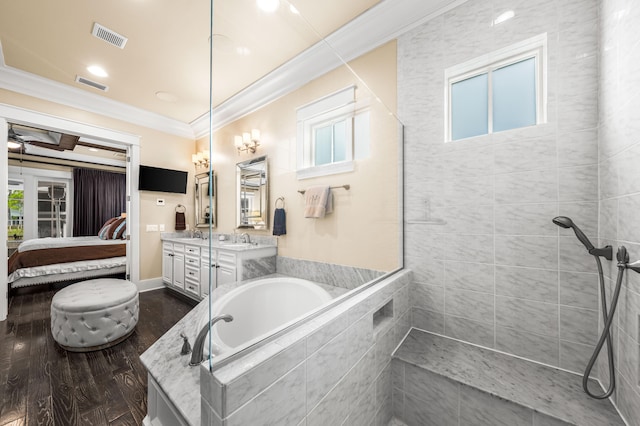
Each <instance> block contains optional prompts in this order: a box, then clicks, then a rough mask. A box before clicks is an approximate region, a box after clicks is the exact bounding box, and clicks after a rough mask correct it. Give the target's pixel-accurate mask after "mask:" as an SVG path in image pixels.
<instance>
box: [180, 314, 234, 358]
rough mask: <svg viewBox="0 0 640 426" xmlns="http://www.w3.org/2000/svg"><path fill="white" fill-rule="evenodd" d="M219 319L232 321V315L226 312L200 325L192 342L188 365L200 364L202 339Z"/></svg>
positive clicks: (202, 356)
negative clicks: (202, 325) (200, 328)
mask: <svg viewBox="0 0 640 426" xmlns="http://www.w3.org/2000/svg"><path fill="white" fill-rule="evenodd" d="M220 320H224V322H230V321H233V317H232V316H231V315H228V314H226V315H219V316H217V317H213V318H212V319H211V322H209V324H205V326H204V327H202V330H200V333H198V337H196V341H195V342H193V351H192V352H191V361H190V362H189V365H190V366H192V367H195V366H197V365H200V364H202V361H204V354H203V349H204V339H205V337H207V333H208V332H209V329H210V328H211V327H213V325H214V324H215V323H217V322H218V321H220Z"/></svg>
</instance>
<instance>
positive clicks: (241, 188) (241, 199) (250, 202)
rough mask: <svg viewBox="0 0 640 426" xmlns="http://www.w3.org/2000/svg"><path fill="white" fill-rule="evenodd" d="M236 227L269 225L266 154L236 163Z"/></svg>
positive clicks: (266, 226)
mask: <svg viewBox="0 0 640 426" xmlns="http://www.w3.org/2000/svg"><path fill="white" fill-rule="evenodd" d="M236 175H237V200H238V201H237V225H238V228H254V229H267V228H268V227H269V217H268V205H269V178H268V169H267V156H266V155H265V156H262V157H258V158H254V159H252V160H247V161H243V162H242V163H237V164H236Z"/></svg>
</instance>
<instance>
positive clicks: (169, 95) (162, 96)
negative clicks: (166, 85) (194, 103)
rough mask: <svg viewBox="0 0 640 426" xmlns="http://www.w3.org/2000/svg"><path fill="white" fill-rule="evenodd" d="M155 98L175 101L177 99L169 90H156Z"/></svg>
mask: <svg viewBox="0 0 640 426" xmlns="http://www.w3.org/2000/svg"><path fill="white" fill-rule="evenodd" d="M156 98H158V99H160V100H161V101H165V102H176V101H177V100H178V97H177V96H176V95H174V94H173V93H169V92H156Z"/></svg>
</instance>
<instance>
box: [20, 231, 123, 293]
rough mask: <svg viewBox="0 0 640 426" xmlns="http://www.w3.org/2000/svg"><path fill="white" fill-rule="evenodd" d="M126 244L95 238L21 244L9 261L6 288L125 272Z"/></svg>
mask: <svg viewBox="0 0 640 426" xmlns="http://www.w3.org/2000/svg"><path fill="white" fill-rule="evenodd" d="M126 252H127V251H126V241H124V240H122V239H103V238H100V237H99V236H89V237H66V238H37V239H32V240H27V241H24V242H23V243H22V244H20V246H18V249H17V250H16V251H15V252H14V253H13V254H12V255H11V256H10V257H9V261H8V268H9V269H8V272H9V277H8V283H9V285H10V288H18V287H26V286H31V285H36V284H45V283H54V282H61V281H69V280H77V279H85V278H94V277H100V276H109V275H115V274H121V273H124V272H125V271H126V264H127V257H126Z"/></svg>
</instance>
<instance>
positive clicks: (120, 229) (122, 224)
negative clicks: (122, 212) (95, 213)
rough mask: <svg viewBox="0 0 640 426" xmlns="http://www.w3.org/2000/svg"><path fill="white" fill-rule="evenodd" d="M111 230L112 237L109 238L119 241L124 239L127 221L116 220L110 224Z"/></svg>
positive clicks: (123, 219)
mask: <svg viewBox="0 0 640 426" xmlns="http://www.w3.org/2000/svg"><path fill="white" fill-rule="evenodd" d="M111 227H112V228H113V236H112V237H111V238H112V239H114V240H121V239H124V237H125V235H124V234H125V232H126V230H127V219H125V218H122V221H120V220H117V221H115V222H113V223H112V224H111Z"/></svg>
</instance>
